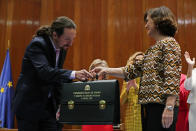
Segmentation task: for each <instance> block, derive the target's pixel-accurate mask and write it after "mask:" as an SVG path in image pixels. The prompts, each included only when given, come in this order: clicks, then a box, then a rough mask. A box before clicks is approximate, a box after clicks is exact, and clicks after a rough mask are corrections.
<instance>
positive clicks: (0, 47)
mask: <svg viewBox="0 0 196 131" xmlns="http://www.w3.org/2000/svg"><path fill="white" fill-rule="evenodd" d="M6 22H7V1H5V0H0V72H1V69H2V67H3V60H4V59H5V53H6V47H5V43H4V42H5V37H6V33H5V32H6V24H7V23H6Z"/></svg>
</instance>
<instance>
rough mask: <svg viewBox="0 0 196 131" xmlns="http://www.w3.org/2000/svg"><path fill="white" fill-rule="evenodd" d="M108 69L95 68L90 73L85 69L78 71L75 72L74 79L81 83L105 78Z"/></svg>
mask: <svg viewBox="0 0 196 131" xmlns="http://www.w3.org/2000/svg"><path fill="white" fill-rule="evenodd" d="M107 69H108V68H106V67H96V68H94V69H93V70H91V71H89V72H88V71H87V70H85V69H82V70H79V71H76V72H75V78H76V79H78V80H81V81H87V80H89V79H95V78H96V79H98V78H100V77H102V76H105V74H106V70H107Z"/></svg>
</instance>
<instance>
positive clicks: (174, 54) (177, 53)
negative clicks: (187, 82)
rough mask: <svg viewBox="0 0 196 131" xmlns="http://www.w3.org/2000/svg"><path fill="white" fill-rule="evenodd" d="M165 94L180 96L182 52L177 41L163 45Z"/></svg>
mask: <svg viewBox="0 0 196 131" xmlns="http://www.w3.org/2000/svg"><path fill="white" fill-rule="evenodd" d="M162 44H163V70H164V72H163V75H164V84H163V94H164V95H165V96H168V95H175V96H178V95H179V91H180V76H181V50H180V46H179V45H178V44H177V43H176V42H175V41H166V42H165V41H164V42H163V43H162Z"/></svg>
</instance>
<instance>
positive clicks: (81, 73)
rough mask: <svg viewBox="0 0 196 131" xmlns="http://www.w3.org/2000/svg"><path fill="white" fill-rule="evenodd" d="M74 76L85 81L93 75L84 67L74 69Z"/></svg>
mask: <svg viewBox="0 0 196 131" xmlns="http://www.w3.org/2000/svg"><path fill="white" fill-rule="evenodd" d="M75 77H76V79H79V80H81V81H87V80H88V79H89V78H93V76H92V75H91V74H90V73H89V72H88V71H86V70H85V69H83V70H80V71H76V74H75Z"/></svg>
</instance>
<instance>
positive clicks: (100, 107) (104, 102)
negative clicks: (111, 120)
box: [99, 100, 106, 110]
mask: <svg viewBox="0 0 196 131" xmlns="http://www.w3.org/2000/svg"><path fill="white" fill-rule="evenodd" d="M105 108H106V101H105V100H100V101H99V109H100V110H104V109H105Z"/></svg>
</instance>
